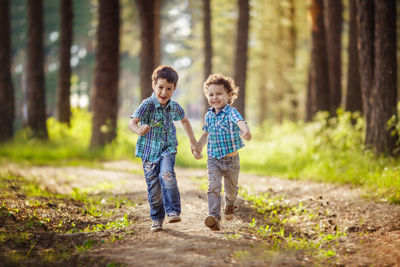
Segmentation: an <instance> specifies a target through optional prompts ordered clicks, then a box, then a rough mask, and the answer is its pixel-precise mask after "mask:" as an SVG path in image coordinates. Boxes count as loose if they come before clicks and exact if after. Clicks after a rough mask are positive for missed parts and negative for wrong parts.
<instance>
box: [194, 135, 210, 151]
mask: <svg viewBox="0 0 400 267" xmlns="http://www.w3.org/2000/svg"><path fill="white" fill-rule="evenodd" d="M207 137H208V133H207V132H203V134H202V135H201V136H200V139H199V141H198V142H197V144H198V148H199V150H198V151H197V152H198V153H201V152H202V151H203V147H204V146H205V145H206V144H207Z"/></svg>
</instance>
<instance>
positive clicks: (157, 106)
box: [151, 92, 171, 108]
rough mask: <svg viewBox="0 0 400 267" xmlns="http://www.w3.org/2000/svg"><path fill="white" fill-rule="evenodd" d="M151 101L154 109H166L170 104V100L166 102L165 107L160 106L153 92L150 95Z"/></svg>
mask: <svg viewBox="0 0 400 267" xmlns="http://www.w3.org/2000/svg"><path fill="white" fill-rule="evenodd" d="M151 100H152V101H153V103H154V105H155V107H156V108H167V107H169V104H170V103H171V99H170V100H168V102H167V104H166V105H165V107H163V106H161V104H160V102H158V99H157V97H156V94H155V93H154V92H153V93H152V95H151Z"/></svg>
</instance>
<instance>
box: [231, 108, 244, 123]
mask: <svg viewBox="0 0 400 267" xmlns="http://www.w3.org/2000/svg"><path fill="white" fill-rule="evenodd" d="M229 120H230V121H232V122H234V123H235V124H237V123H238V122H239V121H244V119H243V116H242V115H241V114H240V113H239V111H237V110H236V108H232V109H231V112H229Z"/></svg>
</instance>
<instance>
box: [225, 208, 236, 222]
mask: <svg viewBox="0 0 400 267" xmlns="http://www.w3.org/2000/svg"><path fill="white" fill-rule="evenodd" d="M236 208H237V207H236V206H234V205H232V206H231V205H226V206H225V212H224V214H225V219H226V220H232V219H233V216H234V215H235V209H236Z"/></svg>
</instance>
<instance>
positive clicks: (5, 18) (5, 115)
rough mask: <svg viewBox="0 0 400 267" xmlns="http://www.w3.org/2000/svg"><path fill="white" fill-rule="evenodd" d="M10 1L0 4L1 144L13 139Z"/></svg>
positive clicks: (13, 114)
mask: <svg viewBox="0 0 400 267" xmlns="http://www.w3.org/2000/svg"><path fill="white" fill-rule="evenodd" d="M10 18H11V16H10V1H9V0H3V1H1V2H0V36H1V38H0V62H1V65H0V142H3V141H6V140H8V139H11V138H12V137H13V134H14V131H13V123H14V117H15V104H14V103H15V102H14V87H13V85H12V79H11V71H10V70H11V25H10Z"/></svg>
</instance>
